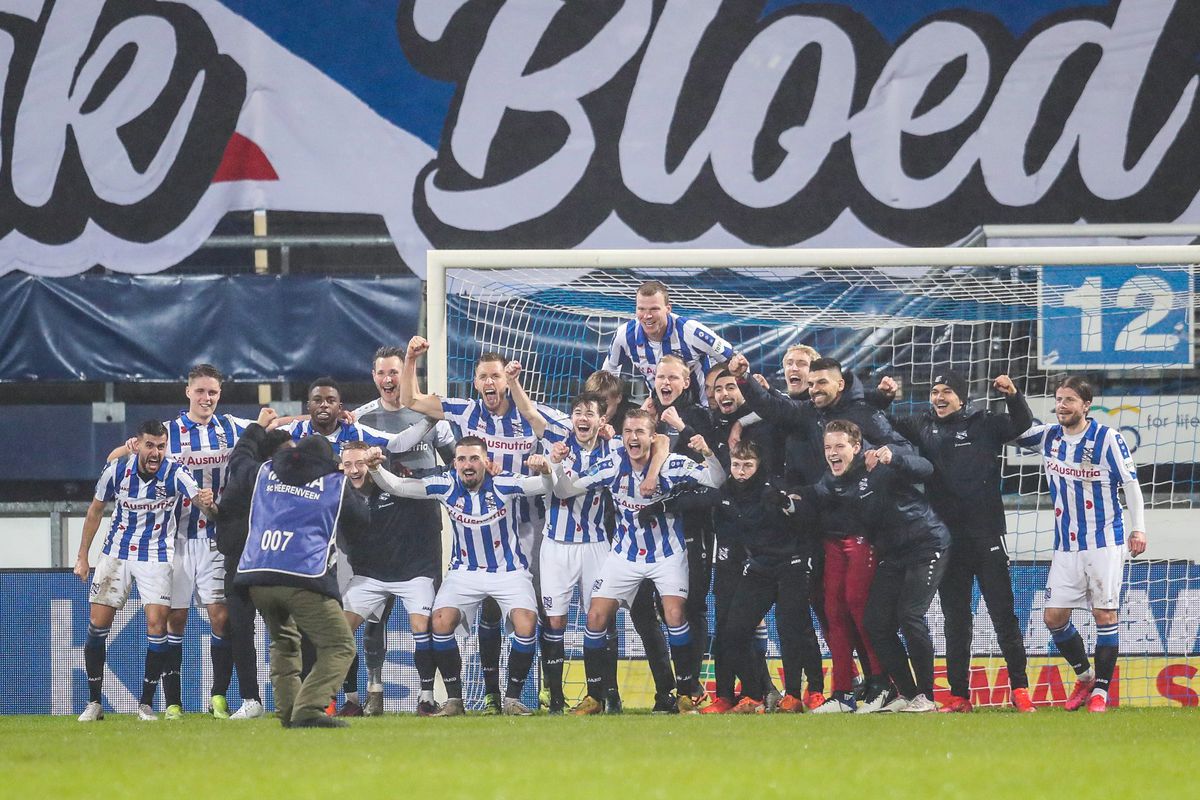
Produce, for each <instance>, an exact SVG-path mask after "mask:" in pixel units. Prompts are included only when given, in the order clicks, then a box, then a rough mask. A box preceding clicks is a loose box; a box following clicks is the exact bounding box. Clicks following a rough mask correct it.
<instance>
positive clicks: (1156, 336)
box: [1038, 265, 1195, 370]
mask: <svg viewBox="0 0 1200 800" xmlns="http://www.w3.org/2000/svg"><path fill="white" fill-rule="evenodd" d="M1038 289H1039V292H1038V366H1039V367H1040V368H1041V369H1055V370H1057V369H1141V368H1149V367H1153V368H1163V367H1191V366H1192V364H1193V363H1194V361H1195V353H1194V350H1193V345H1192V329H1193V325H1194V320H1193V313H1192V307H1193V290H1192V270H1191V267H1190V266H1188V265H1180V266H1157V267H1137V266H1105V267H1083V266H1044V267H1042V269H1041V277H1040V281H1039V284H1038Z"/></svg>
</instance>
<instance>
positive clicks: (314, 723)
mask: <svg viewBox="0 0 1200 800" xmlns="http://www.w3.org/2000/svg"><path fill="white" fill-rule="evenodd" d="M288 727H290V728H349V727H350V723H349V722H346V720H344V719H338V718H337V717H327V716H325V715H324V714H322V715H321V716H319V717H310V718H308V719H302V720H297V721H294V722H292V724H291V725H289V726H288Z"/></svg>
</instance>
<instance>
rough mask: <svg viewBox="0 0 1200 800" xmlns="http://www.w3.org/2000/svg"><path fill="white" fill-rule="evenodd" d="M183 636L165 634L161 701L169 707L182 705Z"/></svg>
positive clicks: (180, 634)
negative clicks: (165, 649) (165, 653)
mask: <svg viewBox="0 0 1200 800" xmlns="http://www.w3.org/2000/svg"><path fill="white" fill-rule="evenodd" d="M182 670H183V634H182V633H179V634H175V633H171V632H169V631H168V632H167V659H166V663H165V664H164V666H163V668H162V687H163V700H165V701H166V704H167V705H169V706H182V705H183V687H182V680H183V679H182V678H181V677H180V673H181V672H182Z"/></svg>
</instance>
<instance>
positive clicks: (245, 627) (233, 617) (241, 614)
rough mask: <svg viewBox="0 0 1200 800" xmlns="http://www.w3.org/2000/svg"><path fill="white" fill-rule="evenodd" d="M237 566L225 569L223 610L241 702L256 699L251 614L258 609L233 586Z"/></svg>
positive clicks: (256, 680)
mask: <svg viewBox="0 0 1200 800" xmlns="http://www.w3.org/2000/svg"><path fill="white" fill-rule="evenodd" d="M235 577H237V564H234V565H233V569H227V570H225V610H226V612H227V613H228V615H229V621H228V623H227V625H226V635H228V636H229V645H230V647H231V648H232V650H233V666H234V669H235V670H237V680H238V694H239V695H241V697H242V699H243V700H259V701H260V702H261V700H262V698H260V697H259V692H258V649H257V648H256V647H255V646H254V615H255V614H257V613H258V609H256V608H255V607H254V601H253V600H251V599H250V592H249V591H248V590H246V589H245V587H240V586H234V585H233V579H234V578H235Z"/></svg>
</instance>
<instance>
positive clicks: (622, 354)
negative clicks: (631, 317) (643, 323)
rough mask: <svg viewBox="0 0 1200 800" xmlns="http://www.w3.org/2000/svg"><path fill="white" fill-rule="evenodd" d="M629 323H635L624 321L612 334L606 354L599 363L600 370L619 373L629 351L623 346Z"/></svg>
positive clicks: (614, 373)
mask: <svg viewBox="0 0 1200 800" xmlns="http://www.w3.org/2000/svg"><path fill="white" fill-rule="evenodd" d="M631 324H636V323H629V322H626V323H625V324H624V325H621V326H620V327H618V328H617V331H616V333H614V334H613V338H612V342H611V343H610V344H609V346H608V355H606V356H605V357H604V363H603V364H601V365H600V369H601V370H603V371H605V372H611V373H612V374H613V375H620V374H621V365H622V364H623V363H624V362H625V361H627V360H629V352H628V351H627V350H626V347H625V338H626V336H628V334H629V326H630V325H631Z"/></svg>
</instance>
